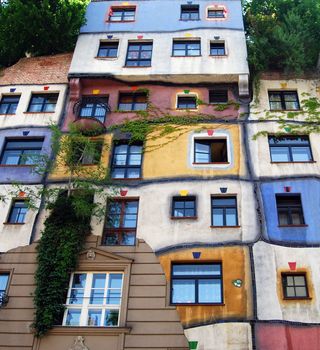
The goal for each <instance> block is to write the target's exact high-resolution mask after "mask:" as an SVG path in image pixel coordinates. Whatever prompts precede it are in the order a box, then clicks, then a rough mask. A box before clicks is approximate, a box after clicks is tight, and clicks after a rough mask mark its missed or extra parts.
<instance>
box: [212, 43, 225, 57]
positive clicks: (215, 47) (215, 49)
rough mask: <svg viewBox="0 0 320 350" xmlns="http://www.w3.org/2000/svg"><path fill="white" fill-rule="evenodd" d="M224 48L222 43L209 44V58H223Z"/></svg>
mask: <svg viewBox="0 0 320 350" xmlns="http://www.w3.org/2000/svg"><path fill="white" fill-rule="evenodd" d="M225 54H226V47H225V43H224V42H211V43H210V55H211V56H225Z"/></svg>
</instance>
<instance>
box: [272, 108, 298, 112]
mask: <svg viewBox="0 0 320 350" xmlns="http://www.w3.org/2000/svg"><path fill="white" fill-rule="evenodd" d="M270 112H302V109H270Z"/></svg>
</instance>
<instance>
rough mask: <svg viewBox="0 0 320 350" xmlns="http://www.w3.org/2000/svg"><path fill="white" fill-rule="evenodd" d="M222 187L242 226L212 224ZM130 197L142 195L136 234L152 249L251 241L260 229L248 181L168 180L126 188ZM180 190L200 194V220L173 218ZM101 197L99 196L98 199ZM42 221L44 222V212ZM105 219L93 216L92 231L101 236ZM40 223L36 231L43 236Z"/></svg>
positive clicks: (198, 200)
mask: <svg viewBox="0 0 320 350" xmlns="http://www.w3.org/2000/svg"><path fill="white" fill-rule="evenodd" d="M220 187H227V188H228V192H227V194H229V195H231V194H236V195H237V204H238V220H239V225H240V228H211V227H210V226H211V195H216V194H221V192H220ZM127 189H128V193H127V196H126V197H127V198H130V197H139V213H138V227H137V238H141V239H144V240H145V241H146V242H147V243H148V244H149V245H150V246H151V247H152V249H153V250H159V249H161V248H165V247H168V246H172V245H176V244H182V243H197V242H200V243H218V242H230V241H239V242H243V241H252V240H254V239H255V238H256V236H257V233H258V232H259V230H258V223H257V216H256V210H255V201H254V200H253V198H254V197H253V187H252V185H251V184H249V183H247V182H240V181H231V180H228V181H226V180H220V181H214V180H211V181H210V180H207V181H195V182H189V181H186V182H168V183H165V184H163V183H160V184H150V185H145V186H142V187H140V188H127ZM180 190H188V191H189V195H195V196H197V213H198V218H197V220H190V219H184V220H172V219H171V204H172V203H171V202H172V197H173V196H179V191H180ZM97 200H98V199H97ZM40 215H41V219H40V220H39V222H42V223H43V222H44V218H45V215H46V213H45V212H42V213H41V214H40ZM103 225H104V221H101V222H99V220H97V219H93V220H92V228H93V234H95V235H98V236H101V235H102V232H103ZM40 226H41V225H39V231H38V232H37V236H36V237H37V239H39V237H40V231H41V227H40Z"/></svg>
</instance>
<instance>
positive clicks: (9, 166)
mask: <svg viewBox="0 0 320 350" xmlns="http://www.w3.org/2000/svg"><path fill="white" fill-rule="evenodd" d="M34 166H35V165H27V164H26V165H19V164H0V168H31V167H34Z"/></svg>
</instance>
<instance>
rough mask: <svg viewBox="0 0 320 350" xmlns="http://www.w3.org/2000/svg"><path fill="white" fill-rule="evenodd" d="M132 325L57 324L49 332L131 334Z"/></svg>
mask: <svg viewBox="0 0 320 350" xmlns="http://www.w3.org/2000/svg"><path fill="white" fill-rule="evenodd" d="M130 332H131V328H130V327H88V326H83V327H81V326H77V327H73V326H55V327H54V328H53V329H51V330H50V331H49V332H48V333H49V334H80V335H100V334H101V335H103V334H106V335H107V334H108V335H112V334H114V335H120V334H129V333H130Z"/></svg>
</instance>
